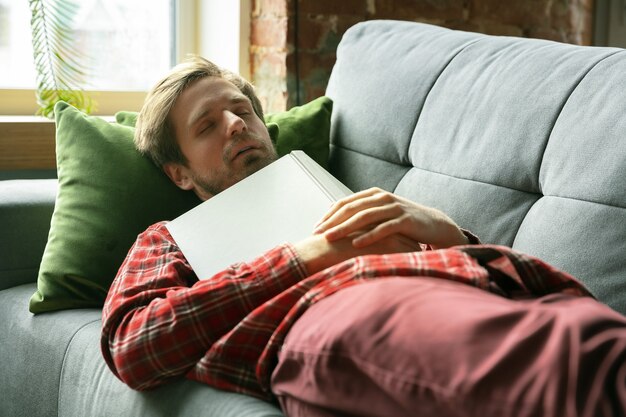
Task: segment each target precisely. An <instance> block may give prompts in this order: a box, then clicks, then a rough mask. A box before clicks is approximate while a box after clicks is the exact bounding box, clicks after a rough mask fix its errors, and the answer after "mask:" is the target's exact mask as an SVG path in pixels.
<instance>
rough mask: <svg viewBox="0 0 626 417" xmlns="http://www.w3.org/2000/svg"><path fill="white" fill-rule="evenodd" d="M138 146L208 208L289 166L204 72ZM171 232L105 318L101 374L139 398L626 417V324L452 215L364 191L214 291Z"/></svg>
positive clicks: (162, 108) (157, 234)
mask: <svg viewBox="0 0 626 417" xmlns="http://www.w3.org/2000/svg"><path fill="white" fill-rule="evenodd" d="M135 141H136V145H137V148H138V149H139V150H140V151H141V152H143V153H145V154H146V155H148V156H149V157H150V158H151V159H152V160H153V161H154V162H155V163H156V164H157V165H158V166H159V167H161V168H162V170H163V171H164V172H165V173H166V174H167V176H168V177H169V178H170V179H171V180H172V181H173V182H174V183H175V184H176V185H177V186H178V187H180V188H182V189H184V190H189V191H190V192H191V191H193V192H195V193H196V194H197V195H198V196H199V197H200V198H201V199H202V200H207V199H210V198H211V197H212V196H214V195H216V194H218V193H219V192H221V191H223V190H224V189H226V188H228V187H230V186H232V185H233V184H235V183H236V182H238V181H240V180H241V179H243V178H245V177H247V176H248V175H250V174H252V173H253V172H256V171H257V170H259V169H261V168H262V167H264V166H266V165H268V164H269V163H271V162H272V161H274V160H275V159H276V152H275V150H274V147H273V144H272V142H271V140H270V137H269V134H268V131H267V128H266V127H265V124H264V119H263V110H262V108H261V105H260V102H259V100H258V98H257V97H256V95H255V93H254V91H253V88H252V86H251V85H250V84H249V83H248V82H247V81H245V80H244V79H242V78H241V77H239V76H237V75H236V74H233V73H231V72H229V71H226V70H224V69H221V68H219V67H217V66H216V65H214V64H212V63H210V62H208V61H206V60H204V59H201V58H194V59H191V60H190V61H188V62H186V63H183V64H181V65H179V66H177V67H175V68H174V69H173V70H172V72H171V73H170V74H168V75H167V76H166V77H165V78H164V79H163V80H162V81H161V82H159V83H158V84H157V85H156V86H155V87H154V88H153V89H152V91H151V92H150V93H149V95H148V97H147V99H146V102H145V104H144V107H143V109H142V110H141V112H140V115H139V118H138V123H137V130H136V136H135ZM258 221H259V222H262V221H263V219H262V217H259V219H258ZM165 224H166V222H165V221H164V222H161V223H157V224H155V225H153V226H151V227H149V228H148V229H147V230H146V231H145V232H144V233H142V234H140V235H139V236H138V238H137V241H136V242H135V244H134V245H133V247H132V248H131V250H130V252H129V254H128V256H127V258H126V260H125V261H124V263H123V265H122V266H121V268H120V269H119V272H118V275H117V277H116V279H115V281H114V282H113V285H112V286H111V288H110V291H109V295H108V297H107V300H106V303H105V307H104V310H103V328H102V339H101V347H102V352H103V355H104V358H105V359H106V361H107V364H108V365H109V367H110V368H111V370H112V371H113V372H114V373H115V375H116V376H117V377H118V378H120V379H121V380H122V381H124V382H125V383H126V384H128V385H129V386H130V387H132V388H134V389H137V390H146V389H150V388H153V387H156V386H159V385H161V384H165V383H167V382H168V381H170V380H173V379H176V378H180V377H186V378H190V379H192V380H196V381H200V382H202V383H205V384H208V385H210V386H212V387H215V388H218V389H223V390H228V391H234V392H239V393H244V394H248V395H253V396H256V397H260V398H263V399H265V400H268V401H272V402H277V403H278V404H279V405H280V406H281V408H282V409H283V411H284V412H285V414H286V415H288V416H381V417H387V416H422V415H424V416H459V415H463V416H481V417H484V416H498V417H504V416H521V415H523V416H578V415H581V416H582V415H586V416H597V415H603V416H611V415H613V416H617V415H626V319H625V318H624V317H622V316H621V315H619V314H618V313H616V312H614V311H613V310H611V309H609V308H608V307H606V306H604V305H603V304H601V303H599V302H597V301H596V300H594V299H593V297H592V296H591V295H590V294H589V292H588V291H587V290H586V289H585V288H584V287H583V286H582V285H581V284H580V283H578V282H577V281H576V280H575V279H574V278H572V277H570V276H569V275H567V274H565V273H563V272H560V271H558V270H556V269H555V268H553V267H551V266H549V265H547V264H545V263H544V262H542V261H540V260H538V259H536V258H532V257H529V256H527V255H524V254H521V253H517V252H514V251H512V250H511V249H508V248H505V247H502V246H493V245H483V244H480V242H479V241H478V239H477V238H476V237H475V236H474V235H473V234H472V233H470V232H468V231H465V230H462V229H461V228H459V226H457V225H456V224H455V222H454V221H453V220H452V219H450V218H449V217H448V216H446V215H445V214H444V213H442V212H440V211H438V210H435V209H432V208H428V207H424V206H421V205H418V204H416V203H414V202H412V201H409V200H407V199H404V198H401V197H399V196H396V195H394V194H391V193H388V192H385V191H383V190H380V189H370V190H365V191H361V192H358V193H355V194H354V195H351V196H349V197H347V198H345V199H343V200H341V201H339V202H338V203H336V204H335V205H334V206H333V207H332V208H331V209H330V211H329V213H328V214H327V215H326V216H325V217H324V218H323V219H321V220H320V223H319V224H318V226H317V228H316V230H315V231H314V233H312V234H311V236H310V237H308V238H306V239H304V240H303V241H300V242H286V243H284V244H282V245H279V246H277V247H275V248H273V249H271V250H269V251H268V252H266V253H262V254H259V256H258V257H257V258H256V259H254V260H253V261H251V262H249V263H239V264H235V265H233V266H231V267H229V268H228V269H226V270H224V271H222V272H220V273H218V274H216V275H215V276H213V277H202V278H206V279H202V280H199V279H198V277H197V276H196V274H195V273H194V271H193V270H192V269H191V267H190V266H189V264H188V263H187V261H186V259H185V257H184V256H183V254H182V253H181V251H180V249H179V248H178V247H177V245H176V243H175V242H174V240H173V239H172V237H171V236H170V234H169V233H168V231H167V229H166V228H165ZM233 227H234V228H235V227H237V225H236V224H234V225H233Z"/></svg>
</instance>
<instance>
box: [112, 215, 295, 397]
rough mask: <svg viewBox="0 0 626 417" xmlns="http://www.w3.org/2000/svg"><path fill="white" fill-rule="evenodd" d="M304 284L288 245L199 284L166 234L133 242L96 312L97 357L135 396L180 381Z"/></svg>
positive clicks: (156, 230)
mask: <svg viewBox="0 0 626 417" xmlns="http://www.w3.org/2000/svg"><path fill="white" fill-rule="evenodd" d="M304 277H305V271H304V266H303V265H302V264H301V263H300V260H299V258H298V256H297V255H296V253H295V251H294V249H293V247H292V246H291V245H288V244H285V245H281V246H278V247H276V248H274V249H272V250H270V251H269V252H267V253H265V254H264V255H262V256H260V257H259V258H257V259H255V260H254V261H252V262H250V263H242V264H237V265H234V266H232V267H230V268H229V269H227V270H225V271H222V272H221V273H219V274H217V275H215V276H214V277H212V278H211V279H208V280H198V279H197V277H196V275H195V273H194V272H193V270H192V269H191V267H190V265H189V264H188V262H187V260H186V259H185V258H184V256H183V255H182V253H181V251H180V250H179V249H178V247H177V246H176V244H175V243H174V240H173V238H172V237H171V236H170V234H169V232H168V231H167V229H166V228H165V223H157V224H156V225H154V226H152V227H150V228H149V229H148V230H146V231H145V232H144V233H142V234H141V235H139V237H138V238H137V241H136V242H135V244H134V245H133V247H132V248H131V250H130V252H129V254H128V256H127V257H126V259H125V261H124V263H123V264H122V266H121V267H120V270H119V272H118V274H117V277H116V278H115V280H114V282H113V284H112V286H111V289H110V290H109V295H108V297H107V299H106V301H105V305H104V309H103V324H102V336H101V350H102V353H103V355H104V358H105V360H106V362H107V364H108V366H109V367H110V368H111V370H112V371H113V372H114V373H115V374H116V375H117V376H118V377H119V378H120V379H121V380H122V381H124V382H125V383H126V384H128V385H129V386H130V387H132V388H134V389H138V390H144V389H149V388H152V387H155V386H158V385H160V384H162V383H164V382H166V381H167V380H169V379H170V378H173V377H176V376H180V375H184V374H185V373H186V372H188V371H189V370H190V369H191V368H192V367H193V366H194V364H195V363H196V362H198V360H199V359H200V358H202V356H203V355H204V354H205V352H206V351H207V350H208V349H209V348H210V346H211V345H212V344H213V343H214V342H215V341H216V340H217V339H219V337H220V336H222V335H223V334H225V333H227V332H228V331H230V330H232V329H233V328H234V327H235V326H236V325H237V324H238V323H239V322H240V321H241V320H242V319H243V318H244V317H245V316H246V315H248V314H249V313H250V312H251V311H253V310H254V309H255V308H257V307H258V306H260V305H262V304H263V303H265V302H266V301H267V300H269V299H271V298H273V297H274V296H275V295H277V294H280V293H281V292H283V291H284V290H285V289H287V288H289V287H291V286H292V285H294V284H295V283H297V282H299V281H301V280H302V279H303V278H304Z"/></svg>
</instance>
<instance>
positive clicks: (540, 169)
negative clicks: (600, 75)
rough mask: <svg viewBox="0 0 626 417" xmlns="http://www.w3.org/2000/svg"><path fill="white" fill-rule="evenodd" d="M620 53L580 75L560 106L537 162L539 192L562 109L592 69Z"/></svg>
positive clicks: (603, 58) (601, 60)
mask: <svg viewBox="0 0 626 417" xmlns="http://www.w3.org/2000/svg"><path fill="white" fill-rule="evenodd" d="M620 52H623V51H621V50H618V51H614V52H613V53H610V54H608V55H606V56H604V57H602V58H601V59H599V60H598V61H597V62H596V63H595V64H593V65H592V66H590V67H589V69H588V70H587V71H586V72H585V73H584V74H583V75H582V77H580V79H579V80H578V82H577V83H576V85H575V86H574V87H573V88H572V89H571V90H570V92H569V94H568V95H567V97H566V98H565V100H563V103H562V104H561V108H560V109H559V113H558V114H557V115H556V117H555V118H554V121H553V122H552V127H551V128H550V133H548V136H547V138H546V140H545V145H544V147H543V151H542V152H541V159H540V162H539V168H538V172H537V186H538V187H539V189H540V191H541V182H540V181H539V177H540V176H541V171H542V168H543V163H544V160H545V157H546V150H547V149H548V144H549V143H550V139H551V138H552V133H554V128H555V127H556V124H557V122H558V121H559V118H560V117H561V114H563V109H564V108H565V106H566V105H567V103H568V102H569V100H570V98H571V97H572V95H573V94H574V92H575V91H576V89H578V87H579V86H580V84H581V83H582V82H583V80H584V79H585V78H587V76H588V75H589V73H590V72H591V71H593V70H594V68H596V67H597V66H598V65H600V63H601V62H604V61H605V60H607V59H609V58H611V57H613V56H615V55H617V54H619V53H620Z"/></svg>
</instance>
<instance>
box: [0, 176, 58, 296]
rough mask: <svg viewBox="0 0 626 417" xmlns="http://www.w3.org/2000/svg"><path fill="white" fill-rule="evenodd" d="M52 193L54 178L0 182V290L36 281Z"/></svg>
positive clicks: (50, 211) (53, 191) (47, 227)
mask: <svg viewBox="0 0 626 417" xmlns="http://www.w3.org/2000/svg"><path fill="white" fill-rule="evenodd" d="M56 192H57V181H56V179H43V180H5V181H0V230H1V231H2V232H1V233H2V238H1V239H0V253H1V254H2V255H1V256H0V290H3V289H5V288H11V287H14V286H17V285H20V284H25V283H29V282H35V281H36V280H37V271H38V270H39V263H40V262H41V254H42V253H43V250H44V247H45V246H46V240H47V238H48V230H49V229H50V218H51V217H52V211H53V209H54V199H55V196H56Z"/></svg>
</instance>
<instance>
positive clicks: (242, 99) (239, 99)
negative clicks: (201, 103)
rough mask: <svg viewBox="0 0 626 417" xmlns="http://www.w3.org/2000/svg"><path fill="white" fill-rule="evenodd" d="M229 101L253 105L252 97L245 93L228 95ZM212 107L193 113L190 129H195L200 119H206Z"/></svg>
mask: <svg viewBox="0 0 626 417" xmlns="http://www.w3.org/2000/svg"><path fill="white" fill-rule="evenodd" d="M228 102H229V103H230V104H239V103H243V102H246V103H249V104H250V105H252V102H251V101H250V99H249V98H248V97H247V96H245V95H243V94H233V95H231V96H230V97H228ZM211 110H212V109H211V108H206V109H204V110H203V111H201V112H200V113H199V114H197V115H193V116H192V119H191V122H189V125H188V126H189V129H194V128H195V127H196V125H197V124H198V123H199V122H200V120H202V119H204V118H205V117H206V115H207V114H209V113H210V112H211Z"/></svg>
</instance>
